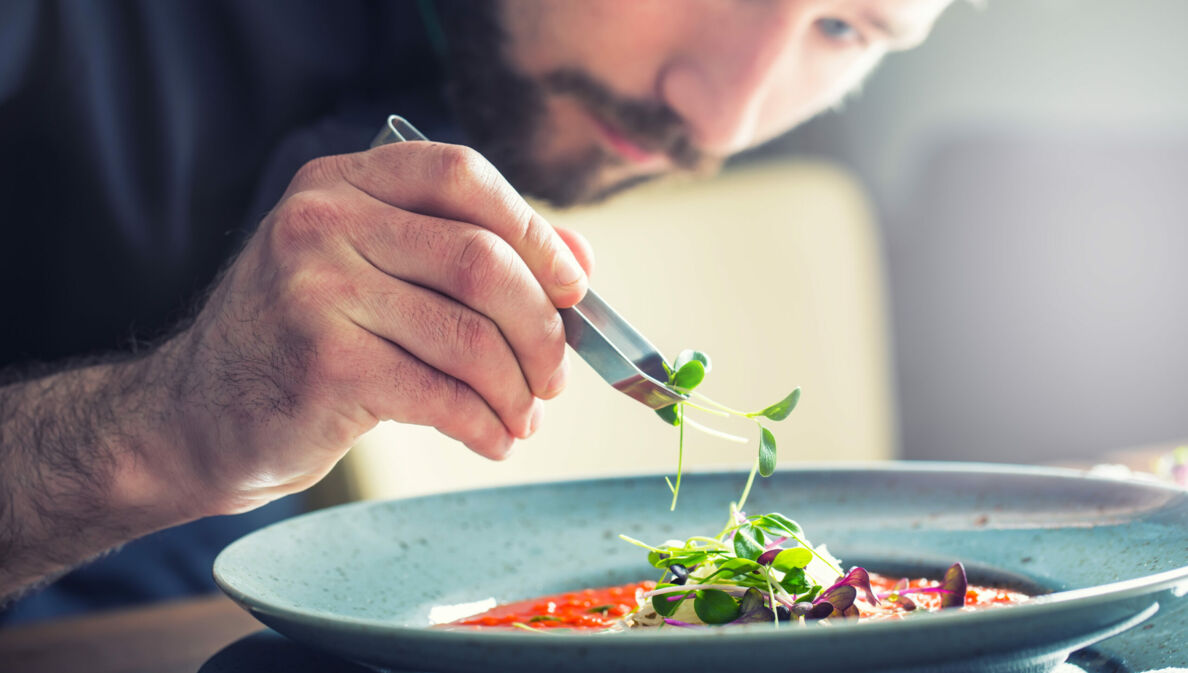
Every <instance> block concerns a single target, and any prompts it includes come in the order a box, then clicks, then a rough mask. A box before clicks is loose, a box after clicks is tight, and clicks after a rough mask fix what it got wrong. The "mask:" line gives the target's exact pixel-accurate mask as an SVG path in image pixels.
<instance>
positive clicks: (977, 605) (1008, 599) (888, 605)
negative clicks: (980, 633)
mask: <svg viewBox="0 0 1188 673" xmlns="http://www.w3.org/2000/svg"><path fill="white" fill-rule="evenodd" d="M900 581H901V580H900V579H899V578H892V577H884V576H883V575H876V574H875V573H871V574H870V586H871V587H873V588H874V590H875V593H876V594H879V595H880V596H882V595H883V594H885V593H887V592H890V591H894V590H895V588H896V586H897V585H899V583H900ZM937 586H940V582H938V581H936V580H929V579H913V580H908V589H909V590H908V591H906V592H905V593H904V596H905V597H906V598H908V599H909V600H910V601H911V603H912V604H914V605H915V609H916V610H939V609H940V602H941V594H939V593H930V592H913V591H911V589H921V588H931V587H937ZM1025 600H1027V594H1023V593H1020V592H1018V591H1010V590H1008V589H999V588H995V587H984V586H974V585H970V586H969V588H968V589H966V591H965V607H964V608H963V609H964V610H978V609H982V608H988V607H994V606H1001V605H1009V604H1011V603H1021V602H1023V601H1025ZM854 604H855V605H857V606H858V613H859V615H858V616H859V618H860V619H863V620H884V619H902V618H904V617H906V616H907V615H909V614H911V613H912V611H911V610H907V609H905V605H907V603H906V602H905V601H902V600H899V597H898V596H896V595H892V596H891V597H889V598H884V599H882V600H881V601H880V603H879V605H877V606H875V605H871V604H870V603H868V602H866V600H865V599H864V598H863V597H862V595H861V594H859V596H858V600H856V601H855V602H854Z"/></svg>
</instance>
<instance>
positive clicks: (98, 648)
mask: <svg viewBox="0 0 1188 673" xmlns="http://www.w3.org/2000/svg"><path fill="white" fill-rule="evenodd" d="M1169 450H1170V446H1159V447H1147V448H1144V449H1139V450H1132V451H1124V452H1118V453H1113V454H1109V455H1108V456H1103V457H1102V458H1103V460H1102V461H1101V462H1108V463H1115V464H1122V465H1126V466H1128V467H1130V468H1132V469H1135V470H1148V469H1150V466H1151V465H1152V464H1153V461H1154V460H1155V459H1156V457H1157V456H1159V455H1161V454H1162V453H1166V452H1167V451H1169ZM1077 467H1083V465H1078V466H1077ZM261 628H262V626H261V624H260V623H259V622H258V621H256V620H255V619H254V618H253V617H251V616H250V615H249V614H248V613H247V612H245V611H244V610H243V609H241V608H240V607H239V606H237V605H235V604H234V603H233V602H231V600H230V599H228V598H226V597H224V596H221V595H219V596H206V597H201V598H194V599H188V600H183V601H176V602H170V603H161V604H158V605H153V606H149V607H142V608H134V609H127V610H117V611H112V612H106V613H99V614H95V615H88V616H85V617H75V618H69V619H61V620H53V621H49V622H43V623H38V624H32V625H28V626H20V627H14V628H10V629H6V630H0V672H3V673H9V672H11V673H62V672H66V671H86V672H87V673H140V672H142V671H143V672H148V671H152V672H153V673H195V671H197V670H198V669H199V668H200V667H201V666H202V664H203V662H205V661H207V660H208V659H209V658H210V657H211V656H213V655H214V654H215V653H217V652H218V651H220V650H222V649H223V648H224V647H226V646H227V645H229V644H231V643H232V642H235V641H236V640H239V639H240V638H243V637H244V636H247V635H248V634H251V633H254V632H256V631H259V630H260V629H261Z"/></svg>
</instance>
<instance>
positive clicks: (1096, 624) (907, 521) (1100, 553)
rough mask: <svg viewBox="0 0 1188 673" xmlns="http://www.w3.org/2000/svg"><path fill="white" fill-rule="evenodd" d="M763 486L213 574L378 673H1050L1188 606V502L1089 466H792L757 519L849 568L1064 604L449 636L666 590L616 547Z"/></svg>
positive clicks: (285, 626)
mask: <svg viewBox="0 0 1188 673" xmlns="http://www.w3.org/2000/svg"><path fill="white" fill-rule="evenodd" d="M744 477H745V475H743V474H739V473H716V474H695V475H686V477H685V481H684V484H683V485H682V491H681V502H680V505H679V506H678V508H677V511H676V512H669V511H668V502H669V498H670V495H669V492H668V488H667V486H666V485H665V483H664V481H663V479H662V478H661V477H659V476H654V475H653V476H641V477H630V478H620V479H607V480H594V481H577V482H561V483H551V484H538V485H532V486H519V487H507V488H497V489H489V490H482V491H469V492H461V493H453V494H446V495H438V496H429V497H423V498H414V499H408V500H397V501H391V502H364V503H356V504H351V505H344V506H341V507H336V508H332V509H328V510H322V511H319V512H314V513H311V514H307V515H304V516H300V517H297V518H294V519H290V520H288V521H284V522H282V523H279V524H276V525H273V526H271V527H268V528H265V529H263V530H260V531H257V532H255V533H253V534H251V535H248V536H247V537H244V538H242V539H240V540H239V541H237V542H235V543H234V544H232V545H230V546H229V547H227V549H226V550H224V551H223V553H222V554H221V555H220V556H219V557H218V559H217V560H216V561H215V568H214V572H215V579H216V580H217V581H218V583H219V585H220V586H221V587H222V588H223V590H224V591H226V592H227V594H229V595H230V596H231V597H232V598H233V599H235V600H236V601H237V602H239V603H240V604H241V605H243V606H244V607H245V608H246V609H248V610H250V611H251V612H252V614H253V615H255V616H256V617H257V618H258V619H259V620H260V621H262V622H264V623H265V624H267V625H268V626H270V627H272V628H274V629H276V630H277V631H279V632H281V633H283V634H285V635H287V636H289V637H291V638H293V639H295V640H298V641H301V642H304V643H307V644H310V645H314V646H316V647H318V648H321V649H324V650H327V651H329V652H332V653H335V654H338V655H340V656H343V657H345V658H347V659H351V660H355V661H359V662H364V663H368V664H372V665H377V666H385V667H395V668H401V669H415V670H427V671H438V672H442V673H446V672H452V671H491V670H515V671H558V670H574V669H579V668H580V669H590V670H593V669H597V670H600V671H633V670H640V671H656V670H661V669H663V670H682V669H689V670H694V669H695V670H699V671H727V670H738V669H740V668H745V669H746V670H770V669H771V668H772V667H777V670H790V669H791V668H793V667H794V668H797V669H801V668H803V669H804V670H809V671H814V672H820V671H863V670H872V669H877V670H905V671H906V670H938V671H940V670H976V669H980V670H1004V671H1005V670H1011V671H1026V670H1037V671H1038V670H1045V669H1046V668H1049V667H1051V666H1053V665H1055V664H1056V663H1058V662H1060V661H1062V660H1063V659H1064V657H1065V656H1066V655H1067V654H1068V653H1069V652H1071V651H1073V650H1075V649H1078V648H1080V647H1083V646H1085V645H1087V644H1089V643H1092V642H1096V641H1098V640H1101V639H1102V638H1106V637H1109V636H1110V635H1113V634H1115V633H1118V632H1120V631H1123V630H1125V629H1128V628H1130V627H1132V626H1134V625H1136V624H1138V623H1140V622H1142V621H1143V620H1145V619H1147V618H1149V617H1151V616H1152V615H1153V614H1154V613H1155V612H1157V611H1159V610H1160V609H1161V606H1162V608H1163V609H1165V610H1166V609H1168V608H1171V607H1173V606H1174V605H1175V604H1178V603H1180V602H1182V597H1183V596H1184V595H1185V593H1188V492H1186V491H1184V490H1181V489H1177V488H1174V487H1169V486H1162V485H1158V484H1149V483H1145V482H1138V481H1125V480H1116V479H1099V478H1089V477H1085V476H1083V475H1082V474H1081V473H1079V472H1073V471H1063V470H1050V469H1041V468H1026V467H1010V466H1001V465H978V464H944V463H931V464H929V463H899V464H895V463H892V464H879V465H873V466H872V465H865V466H820V467H816V466H815V467H809V468H802V469H789V470H783V471H781V472H779V473H777V474H776V475H775V476H773V477H771V478H769V479H764V480H759V481H758V482H757V483H756V487H755V490H754V491H753V492H752V495H751V500H750V502H749V503H748V505H747V510H748V511H750V512H752V513H759V512H768V511H778V512H782V513H784V514H786V515H788V516H789V517H791V518H793V519H796V520H797V521H799V522H800V524H801V525H802V526H803V527H804V529H805V531H806V534H807V535H808V536H809V537H810V539H812V540H813V541H815V542H817V543H820V542H825V543H827V544H828V545H829V548H830V550H831V551H832V552H833V553H834V554H835V555H837V556H839V557H840V558H841V559H843V561H844V562H845V564H846V565H855V564H857V565H863V566H865V567H867V568H869V569H871V570H873V571H876V572H879V571H881V572H886V573H890V574H899V573H904V574H908V573H910V574H934V575H935V574H937V573H938V571H940V570H941V569H943V568H944V567H947V566H948V565H950V564H951V563H953V562H954V561H961V562H963V563H964V564H965V566H966V568H967V571H968V573H969V576H970V581H971V582H972V583H975V584H980V583H998V584H1006V585H1011V586H1014V587H1020V588H1025V589H1031V590H1042V591H1045V592H1048V593H1046V594H1045V595H1043V596H1042V597H1040V598H1037V599H1035V600H1033V601H1031V602H1029V603H1027V604H1023V605H1018V606H1012V607H1009V608H1002V609H997V610H987V611H982V612H973V613H967V612H944V613H938V614H924V615H917V616H915V617H913V618H912V619H908V620H903V621H896V622H877V623H866V624H862V623H858V624H852V623H843V624H837V625H834V626H830V627H820V626H818V627H810V628H781V629H779V630H774V629H772V628H771V626H770V625H750V626H743V627H732V628H721V629H707V630H692V629H689V630H686V629H663V630H661V631H646V630H641V631H638V632H635V631H633V632H627V633H615V634H579V633H570V634H565V633H548V634H539V633H531V632H525V631H509V632H496V631H483V632H464V631H444V630H437V629H431V628H429V627H428V626H429V616H428V615H429V610H430V608H432V607H434V606H437V605H443V604H455V603H465V602H471V601H476V600H481V599H484V598H487V597H494V598H496V599H497V600H499V601H501V602H503V601H513V600H519V599H524V598H531V597H534V596H539V595H544V594H552V593H557V592H562V591H566V590H572V589H578V588H583V587H590V586H602V585H609V584H618V583H625V582H631V581H637V580H640V579H648V578H652V577H654V576H655V574H656V572H655V570H654V569H652V568H651V567H650V566H648V565H647V563H646V561H645V559H644V557H643V554H642V553H641V551H640V550H639V549H638V548H636V547H633V546H630V545H628V544H626V543H624V542H622V541H620V540H619V538H618V537H617V536H618V534H619V533H625V534H627V535H630V536H632V537H635V538H638V539H642V540H646V541H655V542H660V541H664V540H667V539H670V538H682V539H683V538H685V537H688V536H691V535H704V534H713V533H715V532H717V531H718V530H719V529H720V528H721V525H722V523H723V522H724V521H725V518H726V515H727V511H726V508H727V505H728V503H729V502H730V501H731V500H733V499H736V498H737V497H738V495H739V492H740V490H741V487H742V483H743V480H744Z"/></svg>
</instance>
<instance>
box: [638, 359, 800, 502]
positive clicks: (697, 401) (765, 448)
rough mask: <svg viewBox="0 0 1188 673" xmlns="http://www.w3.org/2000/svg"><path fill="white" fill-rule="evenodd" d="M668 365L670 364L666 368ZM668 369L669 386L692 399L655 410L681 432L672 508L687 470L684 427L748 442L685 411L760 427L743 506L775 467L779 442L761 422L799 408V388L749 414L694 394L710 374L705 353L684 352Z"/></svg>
mask: <svg viewBox="0 0 1188 673" xmlns="http://www.w3.org/2000/svg"><path fill="white" fill-rule="evenodd" d="M666 366H667V365H666ZM667 368H668V381H667V383H668V386H669V387H671V388H673V389H675V390H679V391H680V392H682V393H686V394H688V395H689V396H690V400H689V401H687V402H678V403H677V404H673V405H670V406H667V407H662V408H660V409H657V410H656V414H657V415H658V416H660V418H662V419H664V421H665V422H666V423H669V424H670V425H675V426H677V428H678V429H679V434H678V439H677V471H676V483H675V484H674V483H672V482H671V481H669V483H668V487H669V488H670V489H671V490H672V505H670V506H669V509H670V510H675V509H676V504H677V498H678V497H679V496H680V491H681V473H682V472H683V471H684V461H685V426H686V425H688V426H689V427H691V428H694V429H696V430H700V431H702V432H705V433H707V434H710V435H713V436H715V437H720V438H722V439H727V440H730V441H735V442H740V443H745V442H746V441H747V440H746V439H745V438H743V437H739V436H737V435H731V434H728V433H725V432H721V431H718V430H714V429H713V428H709V427H706V426H704V425H702V424H701V423H698V422H697V421H695V420H693V419H691V418H688V417H687V415H686V413H685V412H686V408H690V409H696V410H698V411H702V412H705V413H708V414H713V415H715V416H722V417H729V416H737V417H739V418H745V419H748V420H752V421H755V424H756V425H757V426H759V453H758V455H757V456H756V457H755V464H754V465H753V466H752V467H751V473H750V475H748V476H747V483H746V486H745V487H743V494H742V496H741V497H740V498H739V503H740V505H741V504H742V503H745V502H746V500H747V495H748V494H749V493H750V492H751V485H752V484H753V483H754V482H755V475H756V474H759V475H760V476H763V477H770V476H771V475H772V474H773V473H774V472H775V468H776V440H775V435H774V434H772V432H771V430H769V429H768V428H767V426H765V425H764V424H763V421H762V420H761V419H767V420H771V421H782V420H784V419H785V418H787V417H788V415H789V414H791V413H792V410H793V409H795V408H796V404H797V402H799V401H800V388H795V389H793V390H792V392H790V393H788V395H786V396H785V397H784V398H783V399H782V400H780V401H779V402H776V403H775V404H771V405H768V406H766V407H764V408H763V409H761V410H759V411H753V412H746V411H739V410H737V409H732V408H730V407H728V406H726V405H724V404H720V403H718V402H715V401H713V400H711V399H710V398H709V397H707V396H705V395H703V394H701V393H698V392H695V389H696V388H697V387H698V386H699V385H701V383H702V381H704V380H705V377H706V375H707V374H709V372H710V369H711V368H712V364H711V361H710V358H709V356H708V355H706V354H705V353H702V352H701V351H695V350H688V349H686V350H683V351H681V352H680V354H679V355H677V358H676V360H674V361H673V363H672V365H671V366H667Z"/></svg>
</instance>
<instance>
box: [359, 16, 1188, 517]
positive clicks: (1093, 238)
mask: <svg viewBox="0 0 1188 673" xmlns="http://www.w3.org/2000/svg"><path fill="white" fill-rule="evenodd" d="M1185 25H1188V3H1186V2H1184V1H1183V0H1141V1H1137V2H1125V3H1122V2H1113V1H1111V0H1077V1H1074V0H991V1H989V2H986V3H983V4H981V5H976V4H974V3H968V2H957V3H955V4H954V6H953V7H952V8H950V10H949V11H948V12H947V13H946V15H945V16H944V17H942V20H941V21H940V23H939V25H938V26H937V27H936V30H935V31H934V33H933V35H932V37H931V38H930V39H929V40H928V42H927V43H926V44H924V45H923V46H922V47H920V48H919V49H917V50H915V51H912V52H908V53H904V54H893V55H892V56H890V57H889V58H888V60H887V62H886V63H885V64H884V65H883V66H882V67H881V68H880V69H879V70H878V71H877V72H876V73H875V74H874V75H873V76H872V77H871V79H870V81H869V82H868V83H867V85H866V86H865V88H864V90H863V91H862V92H861V93H860V94H859V95H856V96H854V97H853V98H852V99H851V100H849V101H847V102H846V104H845V105H844V106H843V108H842V109H840V110H836V111H833V112H831V113H828V114H825V115H822V116H821V117H819V118H817V119H815V120H813V121H811V122H809V123H808V124H806V125H804V126H802V127H801V128H799V129H797V130H796V131H794V132H793V133H792V134H790V135H788V136H787V137H784V138H781V139H779V140H777V141H776V142H773V143H771V144H769V145H767V146H765V147H763V148H760V149H758V150H756V151H754V152H752V153H750V154H748V155H746V156H743V157H740V158H738V159H737V160H736V161H734V162H733V163H732V165H731V166H730V167H729V170H728V171H727V172H726V174H725V175H724V176H723V177H722V178H719V179H717V180H714V181H711V182H708V183H693V184H687V185H675V186H673V185H666V186H662V187H660V188H656V189H649V190H645V191H644V192H643V193H640V194H631V195H629V196H627V197H624V198H621V199H619V200H616V201H615V202H613V203H611V204H610V205H609V206H606V207H600V208H595V209H591V210H587V211H577V212H568V213H558V214H553V215H550V217H551V218H552V219H553V220H554V221H555V222H557V223H560V224H566V225H569V226H574V227H577V228H579V229H580V230H581V231H583V233H585V234H586V235H587V236H588V237H589V238H590V239H591V240H592V241H593V243H594V244H595V249H596V250H597V252H598V255H599V268H598V270H597V272H596V276H595V287H597V288H599V290H600V291H601V293H602V294H603V296H604V297H605V298H607V299H608V300H609V301H611V303H612V304H614V305H615V306H616V307H618V308H619V309H620V311H621V312H623V313H624V314H625V315H626V316H627V317H628V318H629V319H630V320H631V321H632V322H634V323H635V324H636V325H637V326H638V327H640V328H641V330H643V331H644V332H645V333H646V334H648V335H649V336H650V337H651V338H652V339H653V340H654V341H655V342H656V343H657V345H658V346H660V348H661V350H662V351H664V352H665V353H666V354H667V355H669V357H672V356H675V354H676V353H677V352H678V351H679V350H680V349H682V348H685V347H695V348H699V349H702V350H706V351H707V352H709V353H710V354H711V355H712V356H713V357H714V360H715V364H716V365H717V366H716V367H715V371H714V372H713V373H712V374H711V375H710V378H709V379H707V382H706V384H705V386H704V390H705V391H706V392H707V393H708V394H710V395H712V396H714V397H715V398H716V399H718V400H719V401H722V402H725V403H727V404H731V405H732V406H742V407H747V408H750V407H755V408H759V407H762V406H763V405H765V404H767V403H769V402H771V401H774V400H776V399H779V398H780V397H781V396H782V395H783V394H784V393H786V392H787V390H788V389H790V388H791V386H793V385H801V386H803V388H804V398H803V402H802V405H801V408H800V409H798V410H797V412H796V413H795V414H793V416H792V417H791V418H790V419H789V420H787V421H785V422H784V423H782V424H780V425H779V426H776V427H775V428H773V429H775V430H776V434H777V437H778V438H779V441H780V454H781V462H782V463H791V462H800V461H806V460H807V461H811V460H865V459H882V458H891V457H901V458H907V459H944V460H984V461H1004V462H1025V463H1049V462H1079V461H1085V460H1094V459H1097V458H1099V457H1101V456H1102V455H1103V454H1106V453H1108V452H1110V451H1112V450H1116V449H1122V448H1125V447H1131V446H1136V445H1146V444H1152V443H1164V442H1174V441H1178V440H1182V439H1184V438H1188V412H1186V404H1185V400H1188V376H1186V375H1185V374H1186V372H1188V348H1185V344H1188V311H1186V310H1185V308H1186V307H1188V282H1185V277H1186V273H1188V272H1186V269H1185V264H1184V260H1185V259H1186V257H1188V226H1186V225H1188V215H1186V213H1188V189H1185V187H1184V182H1185V178H1186V177H1188V88H1186V87H1185V86H1184V82H1188V41H1185V40H1184V39H1182V29H1183V26H1185ZM574 372H575V375H574V378H573V380H572V382H571V385H570V388H569V390H568V391H567V392H566V394H565V395H564V396H563V397H562V398H561V399H559V400H557V401H555V402H552V403H550V404H549V405H548V413H547V417H546V422H545V428H544V430H543V431H542V432H541V433H539V435H538V436H537V437H534V438H533V439H532V440H530V441H528V442H523V443H521V445H520V448H519V449H518V452H517V455H516V456H514V457H513V458H512V459H510V460H511V462H510V463H509V464H504V465H496V464H492V463H488V462H486V461H484V460H482V459H479V458H477V457H474V456H472V455H470V454H469V453H468V452H466V451H464V450H462V449H461V447H459V446H458V445H456V444H454V443H452V442H450V441H449V440H446V439H444V438H441V437H440V436H438V435H437V434H436V433H435V432H433V431H432V430H426V429H422V428H411V427H402V426H395V425H393V424H386V425H384V426H382V427H381V428H380V429H378V430H377V431H376V432H374V433H372V434H371V435H369V436H368V437H366V438H365V439H364V441H363V442H361V446H360V447H359V448H358V450H357V451H355V452H353V453H352V455H351V458H350V459H349V460H348V464H347V466H346V467H345V470H344V471H345V473H346V474H347V475H348V478H347V479H346V483H347V484H348V486H347V487H346V488H348V490H349V491H350V493H349V495H351V496H356V497H358V496H362V497H381V496H382V497H387V496H396V495H411V494H416V493H423V492H432V491H436V490H443V489H449V488H460V487H466V486H476V485H482V484H490V483H504V482H516V481H528V480H534V479H546V478H559V477H568V476H582V475H589V474H612V473H623V472H632V471H640V470H668V471H672V470H673V469H674V468H675V463H676V453H677V449H676V444H677V439H676V437H675V431H674V430H673V429H672V428H669V427H666V426H664V425H663V424H661V423H660V422H659V421H657V420H656V419H655V418H654V417H652V416H651V414H650V412H647V411H646V410H641V409H640V408H638V407H637V406H636V405H635V403H633V402H631V401H629V400H627V399H626V398H625V397H623V396H621V395H618V394H616V393H613V392H611V391H610V390H609V389H608V388H606V387H605V386H604V385H603V384H601V383H600V382H599V381H598V379H597V378H596V377H595V376H594V375H593V374H592V372H590V371H589V369H588V368H587V367H586V366H585V365H584V363H581V362H580V361H577V360H575V361H574ZM702 420H703V421H704V422H707V423H708V424H711V425H714V424H716V425H719V426H720V425H721V424H720V423H716V421H717V419H711V421H715V422H710V421H707V420H706V419H704V418H703V419H702ZM726 429H729V430H731V431H733V432H738V433H739V434H741V435H744V436H749V435H751V434H754V431H753V426H747V425H745V424H744V425H743V426H738V425H730V424H729V423H727V427H726ZM427 447H428V448H427ZM754 452H755V441H754V440H753V439H752V441H751V443H750V444H748V445H742V446H740V445H736V444H730V443H727V442H722V441H720V440H716V439H713V438H706V437H704V436H701V435H696V434H695V435H694V436H693V437H691V438H689V437H687V445H686V452H685V459H686V466H692V467H693V468H694V469H698V468H712V467H721V466H732V467H735V466H737V467H745V466H747V465H749V462H750V461H751V460H752V459H753V456H754Z"/></svg>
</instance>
